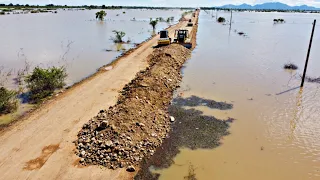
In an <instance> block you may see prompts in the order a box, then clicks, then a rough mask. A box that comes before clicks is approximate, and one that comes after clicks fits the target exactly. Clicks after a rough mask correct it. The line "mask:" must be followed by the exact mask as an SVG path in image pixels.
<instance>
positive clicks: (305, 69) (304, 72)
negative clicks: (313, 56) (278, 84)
mask: <svg viewBox="0 0 320 180" xmlns="http://www.w3.org/2000/svg"><path fill="white" fill-rule="evenodd" d="M316 22H317V20H316V19H315V20H314V21H313V27H312V32H311V37H310V42H309V48H308V54H307V59H306V63H305V65H304V70H303V76H302V81H301V85H300V87H303V85H304V79H305V78H306V73H307V68H308V61H309V55H310V50H311V46H312V39H313V33H314V28H315V26H316Z"/></svg>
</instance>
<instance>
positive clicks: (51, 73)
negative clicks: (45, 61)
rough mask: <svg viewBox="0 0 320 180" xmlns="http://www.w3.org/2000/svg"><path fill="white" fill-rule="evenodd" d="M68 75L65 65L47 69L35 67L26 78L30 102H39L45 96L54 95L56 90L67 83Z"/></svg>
mask: <svg viewBox="0 0 320 180" xmlns="http://www.w3.org/2000/svg"><path fill="white" fill-rule="evenodd" d="M66 77H67V73H66V69H65V68H64V67H51V68H47V69H44V68H40V67H35V68H34V70H33V72H32V73H31V74H30V75H28V76H27V77H26V79H25V81H26V83H27V88H28V89H29V91H30V95H29V100H30V102H31V103H39V102H41V101H42V100H43V99H44V98H46V97H48V96H50V95H52V94H53V92H54V91H55V90H57V89H60V88H62V87H63V86H64V85H65V79H66Z"/></svg>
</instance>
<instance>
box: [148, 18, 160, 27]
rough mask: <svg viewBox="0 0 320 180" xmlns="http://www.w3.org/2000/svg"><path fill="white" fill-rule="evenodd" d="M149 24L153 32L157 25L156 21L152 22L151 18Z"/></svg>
mask: <svg viewBox="0 0 320 180" xmlns="http://www.w3.org/2000/svg"><path fill="white" fill-rule="evenodd" d="M149 24H150V25H151V26H152V29H153V30H155V29H156V26H157V24H158V21H157V20H152V18H150V23H149Z"/></svg>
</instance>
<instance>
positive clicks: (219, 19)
mask: <svg viewBox="0 0 320 180" xmlns="http://www.w3.org/2000/svg"><path fill="white" fill-rule="evenodd" d="M217 21H218V22H219V23H223V22H226V19H225V18H224V17H219V18H218V20H217Z"/></svg>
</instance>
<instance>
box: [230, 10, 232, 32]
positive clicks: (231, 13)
mask: <svg viewBox="0 0 320 180" xmlns="http://www.w3.org/2000/svg"><path fill="white" fill-rule="evenodd" d="M231 23H232V9H231V17H230V29H231Z"/></svg>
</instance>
